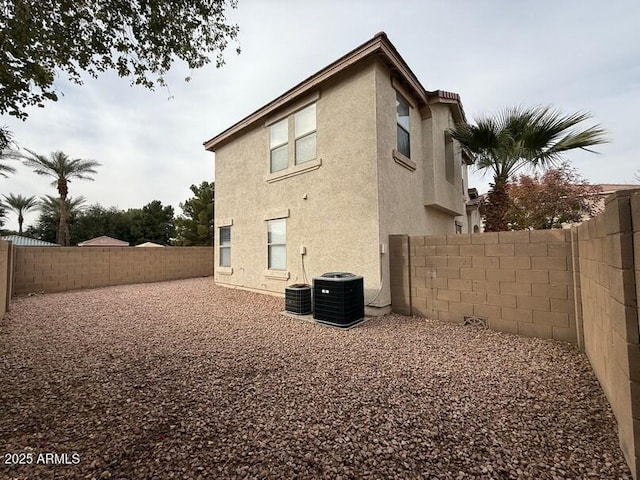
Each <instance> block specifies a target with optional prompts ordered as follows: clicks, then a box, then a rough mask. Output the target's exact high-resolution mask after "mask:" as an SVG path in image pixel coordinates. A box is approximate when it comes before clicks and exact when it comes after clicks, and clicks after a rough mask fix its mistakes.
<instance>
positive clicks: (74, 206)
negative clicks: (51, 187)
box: [38, 195, 87, 220]
mask: <svg viewBox="0 0 640 480" xmlns="http://www.w3.org/2000/svg"><path fill="white" fill-rule="evenodd" d="M66 203H67V212H69V217H73V216H74V215H76V214H78V213H80V212H81V211H82V210H83V209H84V206H85V204H86V203H87V199H86V198H84V197H83V196H78V197H67V200H66ZM38 208H39V209H40V213H42V214H44V215H47V216H51V217H53V218H55V219H56V220H59V219H60V199H59V198H56V197H54V196H53V195H45V196H44V197H40V201H39V202H38Z"/></svg>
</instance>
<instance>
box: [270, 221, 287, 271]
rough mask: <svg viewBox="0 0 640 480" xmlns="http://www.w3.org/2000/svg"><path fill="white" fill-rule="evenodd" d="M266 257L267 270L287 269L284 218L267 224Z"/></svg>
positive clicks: (285, 224)
mask: <svg viewBox="0 0 640 480" xmlns="http://www.w3.org/2000/svg"><path fill="white" fill-rule="evenodd" d="M267 257H268V260H267V264H268V268H269V270H286V269H287V221H286V219H284V218H279V219H277V220H269V221H268V222H267Z"/></svg>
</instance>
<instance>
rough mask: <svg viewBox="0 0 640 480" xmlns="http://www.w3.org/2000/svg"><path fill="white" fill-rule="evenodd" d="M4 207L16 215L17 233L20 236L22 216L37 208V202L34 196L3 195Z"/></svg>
mask: <svg viewBox="0 0 640 480" xmlns="http://www.w3.org/2000/svg"><path fill="white" fill-rule="evenodd" d="M3 197H4V200H5V205H6V206H7V207H8V208H9V210H13V211H14V212H15V213H17V214H18V233H19V234H20V235H22V224H23V223H24V214H25V213H27V212H29V211H30V210H33V209H34V208H36V207H37V206H38V200H37V199H36V197H35V196H31V197H25V196H23V195H14V194H13V193H10V194H9V195H3Z"/></svg>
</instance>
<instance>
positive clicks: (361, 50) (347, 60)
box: [203, 32, 428, 152]
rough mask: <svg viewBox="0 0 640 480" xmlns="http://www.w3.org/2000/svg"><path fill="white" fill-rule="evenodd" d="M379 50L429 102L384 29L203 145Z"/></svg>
mask: <svg viewBox="0 0 640 480" xmlns="http://www.w3.org/2000/svg"><path fill="white" fill-rule="evenodd" d="M376 53H379V54H381V56H382V57H383V58H384V59H386V60H387V62H388V63H389V64H390V65H391V67H392V68H393V69H394V70H396V71H398V72H399V73H400V76H401V77H402V79H403V80H404V81H405V82H406V83H407V84H408V85H409V86H410V87H411V89H412V90H413V93H414V94H415V95H416V96H417V98H418V100H419V102H420V103H423V104H425V105H426V104H427V101H428V99H427V92H426V90H425V89H424V87H423V86H422V85H421V84H420V81H419V80H418V79H417V77H416V76H415V75H414V73H413V72H412V71H411V69H410V68H409V66H408V65H407V64H406V63H405V61H404V60H403V59H402V57H401V56H400V54H399V53H398V51H397V50H396V48H395V47H394V46H393V44H392V43H391V41H390V40H389V39H388V37H387V35H386V34H385V33H383V32H381V33H378V34H376V35H375V36H374V37H373V38H372V39H371V40H369V41H367V42H365V43H363V44H362V45H360V46H359V47H357V48H355V49H354V50H352V51H350V52H348V53H347V54H345V55H343V56H342V57H340V58H339V59H338V60H336V61H335V62H333V63H331V64H330V65H328V66H327V67H325V68H323V69H322V70H320V71H318V72H316V73H315V74H313V75H311V76H310V77H308V78H306V79H305V80H303V81H302V82H300V83H299V84H297V85H296V86H295V87H293V88H291V89H290V90H287V91H286V92H285V93H283V94H282V95H280V96H279V97H277V98H276V99H275V100H273V101H271V102H269V103H268V104H266V105H264V106H263V107H261V108H259V109H258V110H256V111H255V112H253V113H251V114H249V115H248V116H246V117H245V118H243V119H242V120H240V121H239V122H237V123H235V124H234V125H232V126H231V127H229V128H227V129H226V130H224V131H223V132H221V133H219V134H218V135H216V136H215V137H213V138H211V139H209V140H207V141H206V142H204V143H203V145H204V148H205V149H206V150H208V151H211V152H214V151H215V150H216V148H217V147H219V146H220V145H222V144H223V143H225V142H227V141H229V140H230V139H231V138H233V137H234V136H235V135H237V134H238V133H239V132H241V131H242V130H244V129H245V128H247V127H248V126H250V125H252V124H253V123H255V122H258V121H260V119H262V118H264V117H266V116H268V115H269V114H271V113H273V112H274V111H276V110H278V109H279V108H281V107H283V106H284V105H286V104H287V103H289V102H291V101H293V100H294V99H296V98H298V97H301V96H303V95H304V94H306V93H308V92H309V91H310V90H313V89H314V88H316V87H317V86H318V85H320V84H321V83H322V82H324V81H326V80H328V79H329V78H331V77H333V76H334V75H336V74H338V73H340V72H342V71H343V70H345V69H347V68H348V67H351V66H352V65H354V64H356V63H358V62H360V61H361V60H364V59H365V58H367V57H370V56H372V55H374V54H376Z"/></svg>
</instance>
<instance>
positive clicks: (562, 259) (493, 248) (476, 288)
mask: <svg viewBox="0 0 640 480" xmlns="http://www.w3.org/2000/svg"><path fill="white" fill-rule="evenodd" d="M390 244H391V252H390V253H391V259H392V266H393V267H392V273H391V274H392V277H393V278H392V304H393V308H394V310H396V311H398V312H403V313H407V314H414V315H421V316H425V317H430V318H437V319H440V320H446V321H452V322H463V321H464V320H465V318H468V317H479V318H480V319H482V320H485V321H486V322H487V324H488V326H489V327H490V328H493V329H494V330H499V331H504V332H509V333H518V334H521V335H529V336H536V337H542V338H555V339H558V340H566V341H570V342H576V341H577V336H576V315H575V309H574V298H575V291H574V290H575V288H574V286H575V282H574V279H573V271H574V265H576V262H575V259H574V256H573V254H572V248H571V231H570V230H540V231H532V232H529V231H520V232H500V233H483V234H472V235H442V236H427V237H410V238H409V237H402V236H394V237H393V238H392V239H391V241H390Z"/></svg>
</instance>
